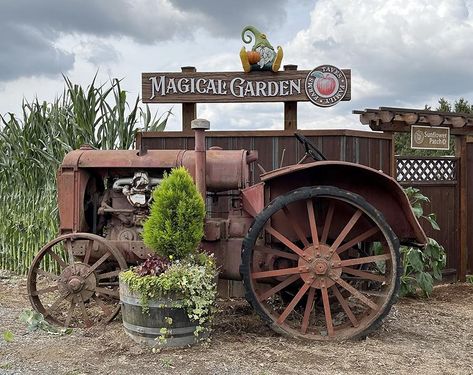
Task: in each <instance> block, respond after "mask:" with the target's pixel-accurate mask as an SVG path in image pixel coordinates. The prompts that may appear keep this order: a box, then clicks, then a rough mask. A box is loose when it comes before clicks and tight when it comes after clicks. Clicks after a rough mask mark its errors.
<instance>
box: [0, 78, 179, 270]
mask: <svg viewBox="0 0 473 375" xmlns="http://www.w3.org/2000/svg"><path fill="white" fill-rule="evenodd" d="M64 80H65V85H66V87H65V90H64V93H63V95H62V96H61V97H59V98H57V99H56V100H54V101H53V102H52V103H46V102H40V101H39V100H38V99H35V100H34V101H32V102H28V101H26V100H24V101H23V103H22V114H21V116H20V117H17V116H15V115H14V114H12V113H8V114H7V115H4V116H2V115H0V218H1V220H0V269H6V270H10V271H13V272H15V273H19V274H25V273H26V272H27V271H28V268H29V266H30V264H31V262H32V259H33V257H34V256H35V255H36V253H37V252H38V251H39V249H40V247H41V246H42V245H44V244H45V243H46V242H48V241H50V240H52V239H53V238H54V237H56V236H57V235H58V210H57V204H56V171H57V169H58V167H59V165H60V163H61V161H62V159H63V158H64V155H65V154H66V153H67V152H69V151H70V150H73V149H75V148H78V147H80V145H82V144H85V143H86V144H90V145H92V146H93V147H96V148H101V149H118V148H119V149H129V148H131V147H132V146H133V143H134V139H135V133H136V131H137V130H138V129H139V128H143V129H144V130H164V128H165V126H166V122H167V119H168V118H169V116H170V115H171V111H168V112H166V113H164V114H163V115H161V116H159V117H158V116H157V115H154V116H152V115H151V112H150V110H149V107H148V106H146V109H144V110H143V109H142V108H140V106H139V102H140V101H139V98H136V99H135V100H134V101H133V103H132V105H129V104H128V102H127V97H126V95H127V94H126V91H124V90H122V88H121V87H120V81H119V80H113V81H112V82H111V83H110V84H109V85H102V86H98V87H97V86H96V83H95V77H94V79H93V80H92V83H91V84H90V85H89V86H88V87H87V88H86V89H84V88H82V87H81V86H79V85H76V84H73V83H72V82H71V81H70V80H69V79H68V78H67V77H64Z"/></svg>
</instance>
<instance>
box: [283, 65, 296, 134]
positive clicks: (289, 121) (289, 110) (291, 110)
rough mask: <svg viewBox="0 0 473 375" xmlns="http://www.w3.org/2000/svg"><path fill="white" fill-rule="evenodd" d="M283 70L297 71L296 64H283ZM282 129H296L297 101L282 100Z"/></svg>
mask: <svg viewBox="0 0 473 375" xmlns="http://www.w3.org/2000/svg"><path fill="white" fill-rule="evenodd" d="M284 71H285V72H288V71H297V65H284ZM284 130H287V131H294V130H297V101H294V102H284Z"/></svg>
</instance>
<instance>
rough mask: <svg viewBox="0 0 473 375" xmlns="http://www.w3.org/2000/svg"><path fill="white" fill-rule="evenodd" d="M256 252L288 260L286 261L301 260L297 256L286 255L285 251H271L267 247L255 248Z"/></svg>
mask: <svg viewBox="0 0 473 375" xmlns="http://www.w3.org/2000/svg"><path fill="white" fill-rule="evenodd" d="M255 251H261V252H262V253H267V254H271V255H276V256H278V257H281V258H286V259H292V260H298V259H299V256H298V255H297V254H293V253H286V252H285V251H281V250H276V249H271V248H270V247H266V246H255Z"/></svg>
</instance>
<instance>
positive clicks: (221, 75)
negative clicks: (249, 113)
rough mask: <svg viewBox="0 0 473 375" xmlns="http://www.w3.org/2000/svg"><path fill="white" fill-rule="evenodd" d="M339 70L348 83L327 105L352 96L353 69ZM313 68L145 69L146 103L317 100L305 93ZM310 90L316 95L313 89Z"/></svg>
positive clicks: (143, 89) (144, 89) (144, 88)
mask: <svg viewBox="0 0 473 375" xmlns="http://www.w3.org/2000/svg"><path fill="white" fill-rule="evenodd" d="M321 67H330V65H328V66H321ZM318 68H320V67H318ZM326 69H330V68H326ZM340 71H341V72H343V74H344V77H346V80H344V81H343V82H345V84H346V87H343V88H344V90H343V91H340V90H339V92H342V94H339V97H338V98H336V97H335V98H333V99H332V98H331V97H330V98H329V97H328V96H327V98H326V99H325V101H327V103H326V105H325V106H330V105H333V104H335V103H336V102H338V101H340V100H343V101H347V100H350V99H351V70H350V69H340ZM311 72H313V71H310V70H287V71H281V72H276V73H274V72H271V71H262V72H251V73H243V72H202V73H201V72H183V73H142V98H143V103H248V102H298V101H300V102H304V101H309V100H311V101H312V102H314V100H313V98H312V99H311V98H309V96H308V94H307V93H306V91H309V90H307V88H306V80H307V78H308V76H309V73H311ZM328 74H332V73H331V72H328ZM322 79H323V78H322ZM337 89H338V86H337ZM309 94H311V95H312V96H313V95H314V94H313V92H310V91H309ZM329 100H332V101H333V102H334V103H330V102H329ZM315 104H317V103H315ZM317 105H319V104H317Z"/></svg>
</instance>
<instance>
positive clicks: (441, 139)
mask: <svg viewBox="0 0 473 375" xmlns="http://www.w3.org/2000/svg"><path fill="white" fill-rule="evenodd" d="M411 148H413V149H421V150H449V149H450V128H446V127H438V126H437V127H436V126H419V125H412V126H411Z"/></svg>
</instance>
